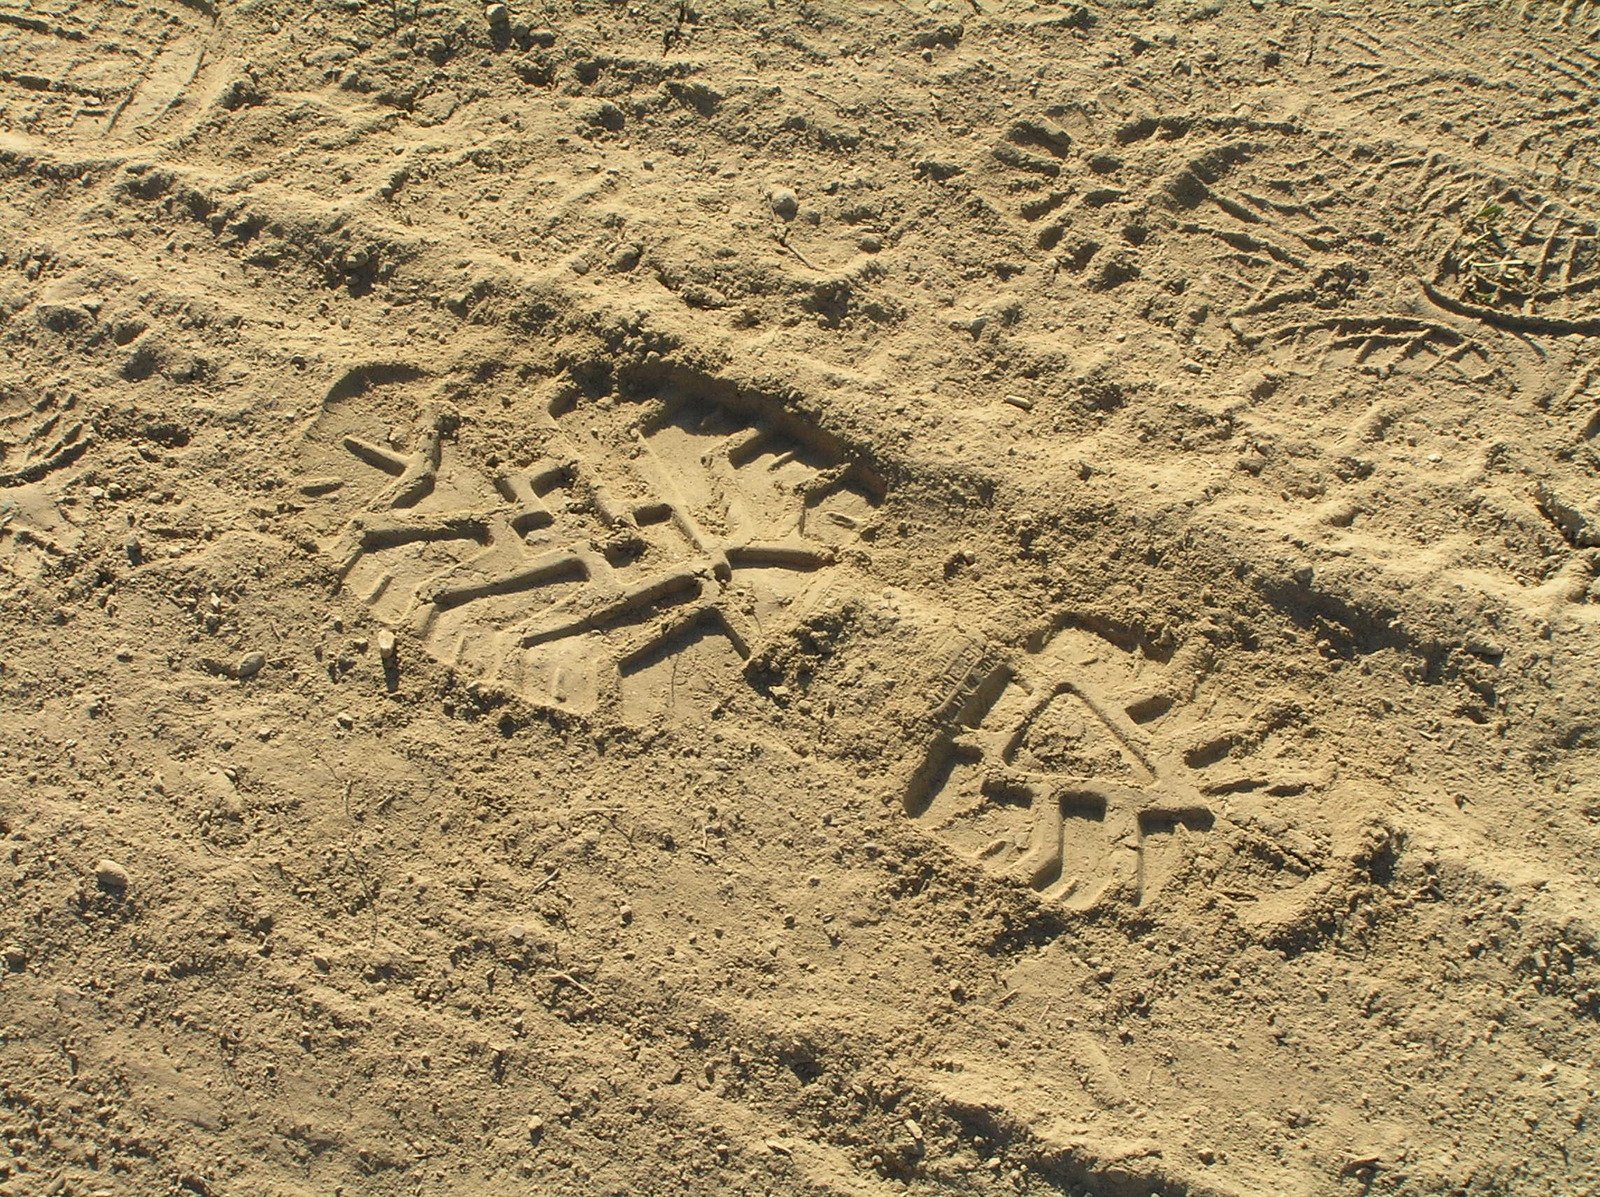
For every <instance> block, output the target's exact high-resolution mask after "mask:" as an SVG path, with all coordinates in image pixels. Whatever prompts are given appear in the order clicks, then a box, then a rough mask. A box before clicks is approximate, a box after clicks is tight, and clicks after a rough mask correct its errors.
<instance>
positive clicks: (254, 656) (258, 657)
mask: <svg viewBox="0 0 1600 1197" xmlns="http://www.w3.org/2000/svg"><path fill="white" fill-rule="evenodd" d="M266 667H267V658H266V656H265V655H264V654H262V653H245V655H244V656H242V657H240V658H239V664H238V665H237V666H235V668H234V672H235V673H237V674H238V675H239V680H240V681H241V682H248V681H249V680H250V679H251V678H253V677H255V676H256V674H258V673H260V672H261V671H262V670H263V669H265V668H266Z"/></svg>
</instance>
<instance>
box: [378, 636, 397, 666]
mask: <svg viewBox="0 0 1600 1197" xmlns="http://www.w3.org/2000/svg"><path fill="white" fill-rule="evenodd" d="M394 655H395V639H394V633H393V632H391V631H389V629H388V628H385V629H384V630H383V631H381V632H379V633H378V656H379V657H380V658H381V659H382V660H383V663H384V664H385V665H393V664H394Z"/></svg>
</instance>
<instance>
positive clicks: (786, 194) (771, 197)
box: [767, 187, 800, 220]
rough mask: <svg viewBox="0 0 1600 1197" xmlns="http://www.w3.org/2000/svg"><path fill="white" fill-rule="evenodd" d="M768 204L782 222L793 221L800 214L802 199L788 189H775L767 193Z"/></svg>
mask: <svg viewBox="0 0 1600 1197" xmlns="http://www.w3.org/2000/svg"><path fill="white" fill-rule="evenodd" d="M767 203H769V204H771V205H772V211H773V214H774V215H776V216H777V217H778V218H779V219H780V220H793V219H794V218H795V217H796V216H797V215H799V213H800V197H799V196H797V195H795V193H794V192H793V191H791V190H789V188H787V187H774V188H773V189H772V190H771V191H769V192H767Z"/></svg>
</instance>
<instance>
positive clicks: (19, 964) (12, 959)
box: [0, 943, 28, 973]
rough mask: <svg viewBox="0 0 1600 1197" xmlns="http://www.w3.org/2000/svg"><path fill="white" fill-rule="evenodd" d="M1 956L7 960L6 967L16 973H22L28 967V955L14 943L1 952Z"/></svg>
mask: <svg viewBox="0 0 1600 1197" xmlns="http://www.w3.org/2000/svg"><path fill="white" fill-rule="evenodd" d="M0 956H3V957H4V958H5V962H6V967H7V968H8V969H10V970H11V971H12V972H14V973H20V972H21V971H22V970H23V969H25V968H27V967H28V954H27V953H26V952H24V951H23V950H22V949H21V948H20V947H18V946H17V945H16V944H14V943H9V944H7V945H6V946H5V949H4V951H0Z"/></svg>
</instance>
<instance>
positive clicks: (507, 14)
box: [483, 4, 511, 29]
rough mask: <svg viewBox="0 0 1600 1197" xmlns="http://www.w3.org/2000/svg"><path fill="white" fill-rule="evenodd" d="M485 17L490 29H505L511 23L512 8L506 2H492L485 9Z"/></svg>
mask: <svg viewBox="0 0 1600 1197" xmlns="http://www.w3.org/2000/svg"><path fill="white" fill-rule="evenodd" d="M483 19H484V20H486V21H488V22H489V28H490V29H504V28H505V27H506V26H507V25H509V24H511V10H510V9H509V8H507V7H506V6H505V5H504V4H490V5H488V6H487V7H486V8H485V9H484V10H483Z"/></svg>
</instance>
